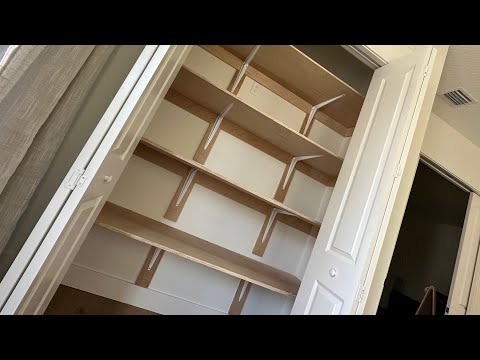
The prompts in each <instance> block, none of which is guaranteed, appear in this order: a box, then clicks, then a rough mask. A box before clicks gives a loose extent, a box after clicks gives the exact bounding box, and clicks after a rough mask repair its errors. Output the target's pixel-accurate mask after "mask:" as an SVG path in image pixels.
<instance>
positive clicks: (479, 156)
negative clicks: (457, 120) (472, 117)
mask: <svg viewBox="0 0 480 360" xmlns="http://www.w3.org/2000/svg"><path fill="white" fill-rule="evenodd" d="M422 154H423V155H425V156H427V157H428V158H429V159H431V160H433V161H434V162H435V163H436V164H438V165H440V166H441V167H442V168H444V169H445V170H446V171H448V172H449V173H451V174H453V175H454V176H455V177H457V178H458V179H460V180H461V181H463V182H464V183H465V184H467V185H468V186H470V187H471V188H472V189H474V190H475V191H476V192H477V193H479V192H480V148H478V147H477V146H475V145H474V144H473V143H472V142H470V140H468V139H467V138H465V137H464V136H463V135H461V134H460V133H459V132H458V131H456V130H455V129H454V128H453V127H451V126H450V125H449V124H447V122H446V121H444V120H442V119H441V118H440V117H439V116H437V115H436V114H434V113H432V115H431V116H430V121H429V123H428V127H427V133H426V135H425V139H424V140H423V144H422Z"/></svg>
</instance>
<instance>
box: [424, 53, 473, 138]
mask: <svg viewBox="0 0 480 360" xmlns="http://www.w3.org/2000/svg"><path fill="white" fill-rule="evenodd" d="M458 87H463V88H464V89H465V90H467V92H468V93H469V94H470V95H472V96H473V97H474V98H475V99H476V100H477V101H478V102H479V103H477V104H469V105H465V106H460V107H452V106H450V105H449V104H448V103H447V102H446V101H445V100H443V99H442V98H441V97H440V96H438V95H437V96H436V98H435V102H434V104H433V112H434V113H435V114H437V115H438V116H440V117H441V118H442V119H443V120H445V121H446V122H447V123H448V124H450V125H451V126H452V127H453V128H455V129H456V130H457V131H458V132H459V133H461V134H462V135H463V136H465V137H466V138H467V139H469V140H470V141H471V142H472V143H474V144H475V145H476V146H478V147H480V45H450V48H449V50H448V54H447V59H446V61H445V66H444V68H443V73H442V77H441V79H440V84H439V86H438V91H437V93H443V92H445V91H448V90H452V89H455V88H458Z"/></svg>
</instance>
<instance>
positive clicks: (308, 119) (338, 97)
mask: <svg viewBox="0 0 480 360" xmlns="http://www.w3.org/2000/svg"><path fill="white" fill-rule="evenodd" d="M344 96H345V94H342V95H339V96H336V97H334V98H332V99H330V100H326V101H323V102H321V103H319V104H317V105H314V106H313V107H312V110H310V115H308V118H307V121H306V123H305V126H303V127H302V128H303V131H301V133H302V134H303V135H305V136H307V133H308V131H309V129H310V124H311V123H312V120H313V117H314V116H315V113H316V112H317V110H319V109H320V108H322V107H324V106H326V105H328V104H330V103H332V102H334V101H336V100H338V99H340V98H342V97H344Z"/></svg>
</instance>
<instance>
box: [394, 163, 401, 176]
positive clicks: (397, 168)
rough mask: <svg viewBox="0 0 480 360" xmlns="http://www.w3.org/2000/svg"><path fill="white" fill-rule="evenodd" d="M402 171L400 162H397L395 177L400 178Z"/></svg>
mask: <svg viewBox="0 0 480 360" xmlns="http://www.w3.org/2000/svg"><path fill="white" fill-rule="evenodd" d="M400 171H401V167H400V163H398V164H397V167H396V168H395V175H394V176H395V178H398V177H399V176H400Z"/></svg>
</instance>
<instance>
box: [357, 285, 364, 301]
mask: <svg viewBox="0 0 480 360" xmlns="http://www.w3.org/2000/svg"><path fill="white" fill-rule="evenodd" d="M364 295H365V288H362V290H360V293H359V294H358V297H357V301H358V303H359V304H360V303H361V302H362V300H363V296H364Z"/></svg>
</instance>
